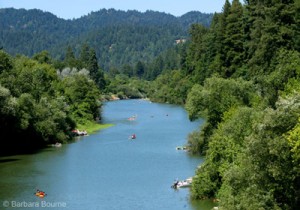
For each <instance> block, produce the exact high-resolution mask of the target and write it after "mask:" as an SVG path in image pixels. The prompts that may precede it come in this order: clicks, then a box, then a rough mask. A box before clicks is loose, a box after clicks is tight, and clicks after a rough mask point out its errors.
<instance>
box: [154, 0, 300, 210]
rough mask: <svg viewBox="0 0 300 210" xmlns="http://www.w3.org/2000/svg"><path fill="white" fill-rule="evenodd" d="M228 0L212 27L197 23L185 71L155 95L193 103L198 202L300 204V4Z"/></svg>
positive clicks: (166, 77) (165, 80)
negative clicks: (198, 125)
mask: <svg viewBox="0 0 300 210" xmlns="http://www.w3.org/2000/svg"><path fill="white" fill-rule="evenodd" d="M230 2H231V1H228V0H226V1H225V4H224V7H223V11H222V13H220V14H215V15H214V17H213V21H212V23H211V26H210V28H206V27H204V26H202V25H198V24H195V25H192V27H191V29H190V33H191V42H190V43H189V44H188V46H187V48H186V50H184V51H183V54H182V60H181V64H182V66H181V69H180V70H178V71H172V72H171V73H167V74H162V75H159V76H158V78H157V79H156V80H155V83H154V84H155V86H153V90H152V92H151V93H152V97H153V99H156V100H159V101H169V102H177V103H180V102H181V103H182V104H184V105H185V107H186V109H187V111H188V112H189V116H190V119H191V120H195V119H197V118H200V117H201V118H204V119H205V120H206V123H205V125H204V126H203V127H201V129H200V130H199V131H195V132H193V133H191V134H190V135H189V140H188V148H189V151H190V152H191V153H197V154H201V155H203V156H205V162H204V163H203V164H202V165H201V166H200V167H199V168H198V169H197V171H196V174H195V177H194V179H193V183H192V190H191V192H192V198H194V199H207V198H211V199H214V200H216V201H219V203H218V205H219V206H220V209H228V210H232V209H270V210H271V209H272V210H274V209H289V210H292V209H293V210H296V209H299V206H300V167H299V166H300V153H299V151H300V147H299V145H300V141H299V139H300V134H299V127H300V123H299V122H300V88H299V87H300V45H299V44H300V3H299V1H293V0H291V1H277V0H270V1H256V0H248V1H245V2H244V4H241V2H239V1H238V0H233V1H232V3H230Z"/></svg>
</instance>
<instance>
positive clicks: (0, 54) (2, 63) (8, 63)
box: [0, 50, 13, 74]
mask: <svg viewBox="0 0 300 210" xmlns="http://www.w3.org/2000/svg"><path fill="white" fill-rule="evenodd" d="M12 67H13V63H12V58H11V56H10V55H8V54H7V53H6V52H4V51H3V50H0V74H1V73H2V72H3V71H9V70H10V69H12Z"/></svg>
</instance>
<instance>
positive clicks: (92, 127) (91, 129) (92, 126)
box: [76, 122, 113, 134]
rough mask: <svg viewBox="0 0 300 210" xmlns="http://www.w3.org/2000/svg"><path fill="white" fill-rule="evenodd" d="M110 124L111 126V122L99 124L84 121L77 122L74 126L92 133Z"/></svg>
mask: <svg viewBox="0 0 300 210" xmlns="http://www.w3.org/2000/svg"><path fill="white" fill-rule="evenodd" d="M111 126H113V124H99V123H96V122H88V123H85V124H84V125H80V124H78V125H77V127H76V128H77V129H78V130H86V131H87V132H88V134H92V133H95V132H97V131H99V130H102V129H105V128H109V127H111Z"/></svg>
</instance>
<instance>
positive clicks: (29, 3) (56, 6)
mask: <svg viewBox="0 0 300 210" xmlns="http://www.w3.org/2000/svg"><path fill="white" fill-rule="evenodd" d="M224 2H225V0H181V1H179V0H0V8H8V7H14V8H17V9H19V8H24V9H34V8H36V9H41V10H43V11H48V12H51V13H53V14H54V15H56V16H58V17H60V18H64V19H72V18H79V17H81V16H83V15H87V14H89V13H90V12H92V11H98V10H100V9H103V8H105V9H110V8H114V9H117V10H124V11H127V10H138V11H140V12H145V11H146V10H153V11H159V12H166V13H169V14H172V15H175V16H181V15H183V14H185V13H187V12H189V11H200V12H203V13H214V12H221V11H222V7H223V5H224Z"/></svg>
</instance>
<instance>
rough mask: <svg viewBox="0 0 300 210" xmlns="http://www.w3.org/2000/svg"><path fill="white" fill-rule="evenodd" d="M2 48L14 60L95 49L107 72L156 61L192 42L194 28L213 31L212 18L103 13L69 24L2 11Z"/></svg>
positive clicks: (52, 17)
mask: <svg viewBox="0 0 300 210" xmlns="http://www.w3.org/2000/svg"><path fill="white" fill-rule="evenodd" d="M0 16H1V18H0V46H2V47H3V48H4V49H5V51H6V52H8V53H10V54H11V55H16V54H24V55H26V56H32V55H34V54H36V53H39V52H40V51H43V50H47V51H48V52H49V53H50V55H51V56H52V57H53V58H55V59H64V56H65V52H66V49H67V47H68V46H70V47H71V48H72V49H73V51H74V52H75V55H79V53H80V49H81V46H82V45H83V44H87V45H89V46H90V47H91V48H93V49H95V52H96V54H97V57H98V61H99V64H100V65H101V67H102V68H103V69H104V70H106V71H107V70H109V69H111V68H120V67H121V66H123V65H125V64H129V65H135V64H136V63H138V62H139V61H140V62H149V61H152V60H153V59H154V58H155V57H156V56H158V55H159V54H161V53H162V52H164V51H165V50H167V49H169V48H171V47H173V46H174V45H175V44H176V40H179V39H187V38H188V29H189V27H190V25H191V24H193V23H201V24H203V25H205V26H209V24H210V22H211V19H212V16H213V15H212V14H203V13H201V12H189V13H187V14H185V15H182V16H181V17H175V16H173V15H170V14H166V13H161V12H155V11H147V12H144V13H141V12H138V11H135V10H132V11H126V12H125V11H120V10H115V9H108V10H107V9H102V10H99V11H97V12H92V13H90V14H88V15H85V16H82V17H81V18H78V19H73V20H64V19H61V18H57V17H56V16H55V15H53V14H51V13H49V12H43V11H41V10H37V9H32V10H25V9H13V8H6V9H0Z"/></svg>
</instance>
